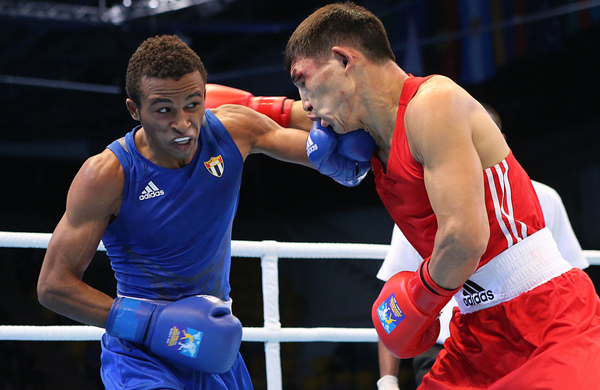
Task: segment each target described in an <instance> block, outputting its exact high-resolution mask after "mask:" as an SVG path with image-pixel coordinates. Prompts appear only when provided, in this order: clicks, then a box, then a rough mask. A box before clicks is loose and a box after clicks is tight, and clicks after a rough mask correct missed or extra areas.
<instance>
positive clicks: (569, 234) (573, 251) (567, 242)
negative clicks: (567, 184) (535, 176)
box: [532, 180, 590, 269]
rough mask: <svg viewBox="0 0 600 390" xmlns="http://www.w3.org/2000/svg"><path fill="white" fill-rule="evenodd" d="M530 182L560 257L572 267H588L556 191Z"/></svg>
mask: <svg viewBox="0 0 600 390" xmlns="http://www.w3.org/2000/svg"><path fill="white" fill-rule="evenodd" d="M532 183H533V187H534V188H535V192H536V193H537V195H538V199H539V200H540V205H541V206H542V212H543V213H544V219H545V220H546V226H547V227H548V229H549V230H550V232H552V236H553V237H554V240H555V241H556V244H557V245H558V250H559V251H560V254H561V255H562V257H563V258H564V259H565V260H567V261H568V262H569V263H570V264H571V265H572V266H573V267H577V268H581V269H584V268H587V267H589V265H590V263H589V262H588V261H587V259H586V258H585V255H584V254H583V251H582V249H581V245H580V244H579V241H578V240H577V237H576V236H575V232H573V227H572V226H571V222H570V221H569V217H568V215H567V210H566V209H565V206H564V204H563V202H562V199H561V198H560V195H559V194H558V192H556V190H554V189H553V188H551V187H549V186H547V185H545V184H542V183H539V182H536V181H534V180H532Z"/></svg>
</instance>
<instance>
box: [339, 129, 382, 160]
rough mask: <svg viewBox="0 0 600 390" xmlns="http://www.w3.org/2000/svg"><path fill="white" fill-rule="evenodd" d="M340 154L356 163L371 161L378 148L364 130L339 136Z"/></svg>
mask: <svg viewBox="0 0 600 390" xmlns="http://www.w3.org/2000/svg"><path fill="white" fill-rule="evenodd" d="M337 138H338V146H337V149H338V152H339V153H340V154H341V155H342V156H344V157H348V158H349V159H350V160H355V161H371V156H372V155H373V152H374V151H375V148H376V147H377V144H376V143H375V140H374V139H373V137H371V134H369V133H367V132H366V131H364V130H363V129H358V130H354V131H351V132H349V133H346V134H338V136H337Z"/></svg>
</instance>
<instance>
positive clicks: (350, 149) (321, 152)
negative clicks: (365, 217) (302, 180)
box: [306, 122, 375, 187]
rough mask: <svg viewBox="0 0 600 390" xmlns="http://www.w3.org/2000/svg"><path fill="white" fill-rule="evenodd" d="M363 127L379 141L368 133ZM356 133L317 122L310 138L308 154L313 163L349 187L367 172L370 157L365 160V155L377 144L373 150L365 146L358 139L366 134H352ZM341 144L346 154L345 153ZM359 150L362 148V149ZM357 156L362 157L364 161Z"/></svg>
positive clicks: (354, 184)
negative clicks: (340, 134) (345, 132)
mask: <svg viewBox="0 0 600 390" xmlns="http://www.w3.org/2000/svg"><path fill="white" fill-rule="evenodd" d="M358 131H359V130H356V131H353V132H352V133H356V132H358ZM360 131H361V132H363V133H364V134H365V135H366V136H368V138H369V139H371V141H372V142H373V144H374V143H375V141H374V140H373V138H372V137H371V136H370V135H369V134H368V133H366V132H365V131H364V130H360ZM352 133H348V134H344V135H343V136H339V135H337V134H336V133H335V132H334V131H333V129H331V128H330V127H323V126H321V124H320V123H319V122H315V123H314V124H313V126H312V128H311V130H310V133H309V134H308V138H307V140H306V154H307V156H308V159H309V160H310V162H311V164H312V165H313V166H314V167H315V168H317V170H318V171H319V172H320V173H322V174H323V175H325V176H329V177H331V178H332V179H333V180H335V181H337V182H338V183H340V184H342V185H345V186H347V187H355V186H357V185H358V184H359V183H360V182H361V181H362V179H364V177H365V176H366V175H367V172H369V168H370V163H369V161H368V159H367V160H366V161H365V156H366V155H367V154H371V153H372V152H373V150H374V149H375V148H374V146H373V149H372V150H371V152H370V153H369V152H368V151H366V148H361V146H360V144H359V143H358V140H359V139H362V137H360V136H359V137H356V136H350V134H352ZM358 134H360V133H358ZM340 139H342V141H341V143H340ZM340 146H342V150H343V151H344V152H345V153H346V155H343V154H342V153H341V151H340ZM370 147H371V145H367V148H370ZM359 150H361V151H362V152H358V151H359ZM354 157H359V158H360V159H362V161H359V160H357V159H355V158H354Z"/></svg>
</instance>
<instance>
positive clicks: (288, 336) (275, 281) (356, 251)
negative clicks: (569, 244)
mask: <svg viewBox="0 0 600 390" xmlns="http://www.w3.org/2000/svg"><path fill="white" fill-rule="evenodd" d="M50 237H51V234H50V233H17V232H0V247H5V248H39V249H45V248H47V247H48V243H49V242H50ZM389 248H390V246H389V245H376V244H337V243H291V242H277V241H232V243H231V254H232V256H234V257H255V258H256V257H258V258H261V268H262V283H263V305H264V327H263V328H252V327H245V328H244V329H243V336H242V340H243V341H251V342H252V341H254V342H264V343H265V359H266V366H267V389H268V390H281V389H282V378H281V356H280V343H281V342H323V341H326V342H377V333H376V332H375V329H373V328H282V327H281V323H280V322H279V274H278V261H279V258H296V259H377V260H383V259H384V258H385V256H386V254H387V252H388V250H389ZM98 250H99V251H104V250H105V248H104V245H102V243H100V245H99V246H98ZM583 252H584V255H585V257H586V258H587V260H588V261H589V263H590V264H591V265H600V251H597V250H585V251H583ZM103 334H104V329H103V328H98V327H94V326H87V325H61V326H24V325H10V326H7V325H5V326H0V341H1V340H15V341H97V340H100V338H101V337H102V335H103Z"/></svg>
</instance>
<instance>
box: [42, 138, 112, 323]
mask: <svg viewBox="0 0 600 390" xmlns="http://www.w3.org/2000/svg"><path fill="white" fill-rule="evenodd" d="M122 191H123V171H122V169H121V166H120V164H119V162H118V160H117V158H116V157H115V156H114V154H112V152H110V151H109V150H105V151H104V152H102V153H101V154H99V155H97V156H94V157H92V158H90V159H88V160H87V161H86V162H85V163H84V165H83V166H82V167H81V169H80V171H79V172H78V173H77V175H76V176H75V179H74V180H73V183H72V184H71V188H70V189H69V194H68V196H67V207H66V211H65V214H64V215H63V217H62V219H61V220H60V222H59V223H58V226H57V227H56V229H55V230H54V233H53V234H52V238H51V240H50V243H49V245H48V250H47V251H46V256H45V257H44V262H43V264H42V269H41V271H40V276H39V280H38V287H37V290H38V299H39V301H40V303H41V304H42V305H43V306H45V307H47V308H48V309H50V310H53V311H55V312H56V313H59V314H62V315H64V316H66V317H69V318H71V319H73V320H76V321H79V322H82V323H85V324H88V325H95V326H99V327H104V325H105V324H106V319H107V317H108V313H109V311H110V308H111V305H112V302H113V299H112V298H111V297H109V296H108V295H106V294H104V293H102V292H101V291H99V290H96V289H94V288H92V287H91V286H89V285H88V284H86V283H84V282H83V281H82V277H83V274H84V272H85V270H86V269H87V267H88V266H89V264H90V262H91V260H92V258H93V256H94V254H95V253H96V249H97V247H98V244H99V243H100V240H101V239H102V235H103V233H104V230H105V229H106V226H107V225H108V222H109V221H110V218H111V216H113V215H116V214H117V213H118V210H119V207H120V202H121V194H122Z"/></svg>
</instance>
